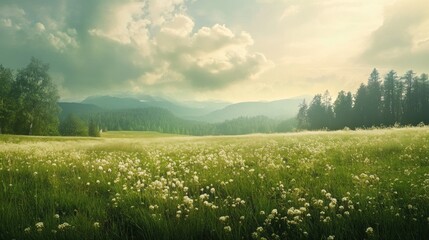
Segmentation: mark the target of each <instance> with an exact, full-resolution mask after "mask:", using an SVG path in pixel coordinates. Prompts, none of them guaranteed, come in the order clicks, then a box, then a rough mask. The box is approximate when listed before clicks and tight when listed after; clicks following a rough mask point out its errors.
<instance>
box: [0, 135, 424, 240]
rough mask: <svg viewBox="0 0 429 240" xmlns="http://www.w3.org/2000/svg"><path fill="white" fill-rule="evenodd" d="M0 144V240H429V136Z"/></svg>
mask: <svg viewBox="0 0 429 240" xmlns="http://www.w3.org/2000/svg"><path fill="white" fill-rule="evenodd" d="M149 135H150V138H147V137H145V135H141V137H139V135H138V134H131V138H126V137H127V134H126V133H120V134H117V135H112V136H113V137H112V138H102V139H94V138H79V139H73V138H35V137H32V138H26V137H16V136H1V137H0V239H252V238H253V239H286V238H287V239H428V238H429V129H428V128H409V129H391V130H371V131H356V132H351V131H339V132H308V133H299V134H285V135H278V134H276V135H252V136H241V137H195V138H192V137H169V136H166V137H163V136H156V135H154V134H152V133H151V134H149Z"/></svg>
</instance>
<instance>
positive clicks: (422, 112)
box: [419, 73, 429, 124]
mask: <svg viewBox="0 0 429 240" xmlns="http://www.w3.org/2000/svg"><path fill="white" fill-rule="evenodd" d="M419 84H420V88H419V89H420V97H419V102H420V104H419V106H420V109H419V119H420V120H421V121H423V122H424V123H425V124H429V82H428V75H427V74H424V73H423V74H422V75H420V79H419Z"/></svg>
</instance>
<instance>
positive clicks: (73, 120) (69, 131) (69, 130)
mask: <svg viewBox="0 0 429 240" xmlns="http://www.w3.org/2000/svg"><path fill="white" fill-rule="evenodd" d="M60 134H61V135H62V136H88V125H87V124H86V122H84V121H83V120H82V119H80V118H79V117H78V116H76V115H74V114H70V115H69V116H68V117H67V118H66V119H64V120H62V121H61V124H60Z"/></svg>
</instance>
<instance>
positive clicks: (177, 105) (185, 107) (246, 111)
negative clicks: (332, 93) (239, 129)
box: [62, 95, 303, 123]
mask: <svg viewBox="0 0 429 240" xmlns="http://www.w3.org/2000/svg"><path fill="white" fill-rule="evenodd" d="M137 97H138V98H137ZM302 100H303V99H302V98H293V99H282V100H277V101H271V102H242V103H235V104H228V103H226V102H219V101H218V102H216V101H205V102H197V101H195V102H191V101H188V102H179V101H174V100H166V99H164V98H160V97H152V96H148V95H138V96H137V95H136V96H131V97H126V96H121V97H116V96H92V97H88V98H86V99H85V100H83V101H82V103H81V104H83V105H82V106H80V105H76V103H75V105H72V106H73V107H74V108H79V106H80V107H81V108H82V109H75V110H76V111H78V112H93V111H96V112H99V111H100V110H104V111H112V110H128V109H144V108H160V109H165V110H168V111H169V112H171V113H172V114H174V115H175V116H177V117H179V118H182V119H187V120H195V121H201V122H208V123H220V122H224V121H226V120H232V119H236V118H240V117H256V116H265V117H268V118H272V119H276V120H285V119H290V118H293V117H295V116H296V114H297V113H298V106H299V104H300V103H301V102H302ZM62 104H63V105H64V104H65V103H62ZM70 107H71V106H69V107H68V108H70ZM70 111H71V110H70ZM64 112H65V113H67V112H68V110H65V111H64Z"/></svg>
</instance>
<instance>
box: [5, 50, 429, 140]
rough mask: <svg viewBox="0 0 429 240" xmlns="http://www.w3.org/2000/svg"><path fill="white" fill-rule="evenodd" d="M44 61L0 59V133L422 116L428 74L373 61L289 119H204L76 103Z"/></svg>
mask: <svg viewBox="0 0 429 240" xmlns="http://www.w3.org/2000/svg"><path fill="white" fill-rule="evenodd" d="M48 69H49V66H48V65H47V64H44V63H42V62H41V61H40V60H37V59H35V58H32V59H31V61H30V63H29V64H28V65H27V66H26V67H25V68H23V69H20V70H18V71H13V70H11V69H8V68H5V67H3V66H2V65H0V86H1V87H0V133H8V134H21V135H64V136H94V137H97V136H100V132H101V131H157V132H162V133H174V134H184V135H198V136H201V135H239V134H251V133H274V132H291V131H295V130H319V129H327V130H337V129H344V128H349V129H356V128H369V127H383V126H386V127H387V126H394V125H418V124H429V81H428V75H427V74H421V75H417V74H416V73H414V72H413V71H411V70H410V71H408V72H406V73H405V74H404V75H403V76H398V74H397V73H396V72H395V71H393V70H391V71H390V72H388V73H387V74H386V75H385V76H384V77H383V79H382V80H381V77H380V74H379V72H378V71H377V69H374V70H373V71H372V72H371V74H370V76H369V78H368V82H367V83H366V84H363V83H362V84H361V85H360V87H359V89H357V91H356V93H355V94H352V93H351V92H345V91H341V92H339V93H338V96H337V97H336V99H335V101H334V102H333V103H332V97H331V96H330V94H329V92H328V91H326V92H325V93H324V94H323V95H322V94H317V95H316V96H314V98H313V100H312V101H311V102H310V104H307V103H306V102H305V101H304V102H303V103H302V104H301V105H300V107H299V111H298V114H297V117H296V118H294V119H289V120H278V119H271V118H268V117H266V116H255V117H239V118H236V119H232V120H227V121H224V122H220V123H206V122H199V121H192V120H185V119H181V118H179V117H177V116H175V115H174V114H172V113H171V112H170V111H168V110H165V109H162V108H156V107H148V108H141V109H121V110H105V109H98V108H95V106H93V108H87V109H84V111H82V109H79V110H78V109H76V107H75V106H74V105H73V104H67V103H58V100H59V94H58V90H57V87H56V86H55V84H54V83H53V81H52V79H51V77H50V75H49V74H48ZM88 106H91V105H88ZM88 106H87V107H88Z"/></svg>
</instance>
